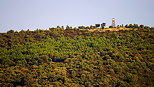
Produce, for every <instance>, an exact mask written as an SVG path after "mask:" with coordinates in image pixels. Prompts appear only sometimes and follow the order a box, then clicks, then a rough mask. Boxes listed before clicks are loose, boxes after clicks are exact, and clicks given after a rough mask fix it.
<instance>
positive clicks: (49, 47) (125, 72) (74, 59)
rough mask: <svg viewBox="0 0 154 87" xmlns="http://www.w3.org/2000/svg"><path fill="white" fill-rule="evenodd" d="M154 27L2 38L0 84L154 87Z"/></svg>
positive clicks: (45, 32)
mask: <svg viewBox="0 0 154 87" xmlns="http://www.w3.org/2000/svg"><path fill="white" fill-rule="evenodd" d="M153 53H154V29H152V28H147V29H139V30H131V31H118V32H88V31H80V30H78V29H67V30H64V29H63V28H60V27H58V28H51V29H50V30H36V31H29V30H27V31H23V30H22V31H20V32H14V31H13V30H10V31H8V32H7V33H1V34H0V86H1V87H6V86H8V87H10V86H11V87H12V86H29V87H38V86H40V87H46V86H47V87H48V86H49V87H52V86H54V87H73V86H74V87H152V86H153V84H154V78H153V77H154V67H153V66H154V54H153Z"/></svg>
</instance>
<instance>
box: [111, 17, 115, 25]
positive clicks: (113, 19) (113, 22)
mask: <svg viewBox="0 0 154 87" xmlns="http://www.w3.org/2000/svg"><path fill="white" fill-rule="evenodd" d="M111 26H113V27H115V18H112V25H111Z"/></svg>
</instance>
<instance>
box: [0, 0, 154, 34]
mask: <svg viewBox="0 0 154 87" xmlns="http://www.w3.org/2000/svg"><path fill="white" fill-rule="evenodd" d="M112 18H115V19H116V25H119V24H130V23H131V24H134V23H136V24H144V25H147V26H150V27H154V0H0V32H7V31H8V30H10V29H13V30H17V31H20V30H22V29H23V30H27V29H30V30H36V29H37V28H38V29H48V28H49V27H56V26H58V25H59V26H66V25H69V26H73V27H77V26H80V25H84V26H90V25H94V24H97V23H103V22H105V23H107V25H108V26H109V25H111V19H112Z"/></svg>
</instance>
